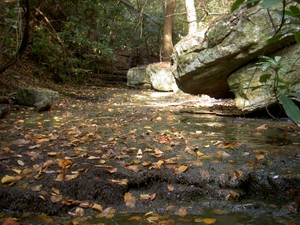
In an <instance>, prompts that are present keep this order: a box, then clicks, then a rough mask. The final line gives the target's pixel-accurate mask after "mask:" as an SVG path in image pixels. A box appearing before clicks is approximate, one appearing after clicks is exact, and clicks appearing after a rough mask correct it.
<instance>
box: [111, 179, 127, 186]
mask: <svg viewBox="0 0 300 225" xmlns="http://www.w3.org/2000/svg"><path fill="white" fill-rule="evenodd" d="M108 181H109V182H111V183H113V184H119V185H125V186H126V185H127V184H128V180H127V179H121V180H114V179H110V180H108Z"/></svg>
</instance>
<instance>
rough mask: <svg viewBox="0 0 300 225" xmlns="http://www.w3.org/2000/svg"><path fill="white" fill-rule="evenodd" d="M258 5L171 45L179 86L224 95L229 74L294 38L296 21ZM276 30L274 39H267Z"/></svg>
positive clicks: (183, 89)
mask: <svg viewBox="0 0 300 225" xmlns="http://www.w3.org/2000/svg"><path fill="white" fill-rule="evenodd" d="M280 24H281V16H280V15H279V14H278V13H274V12H268V11H267V10H265V9H262V8H260V7H255V8H251V9H248V10H247V9H243V10H240V11H237V12H236V13H233V14H230V15H227V16H225V17H223V18H222V19H220V20H219V21H217V22H216V23H214V24H212V26H211V27H210V28H208V30H207V31H206V32H205V34H204V35H203V33H198V34H194V35H192V36H189V37H186V38H184V39H183V40H181V41H180V42H179V43H178V44H176V46H175V48H174V55H173V60H174V66H175V70H174V76H175V78H176V80H177V84H178V87H179V88H180V89H181V90H182V91H184V92H187V93H191V94H208V95H210V96H212V97H217V98H221V97H225V96H227V95H228V94H229V93H230V91H229V90H230V89H229V86H228V84H227V78H228V76H229V75H230V74H231V73H233V72H235V71H236V70H238V69H240V68H241V67H243V66H244V65H246V64H248V63H250V62H251V61H253V60H255V59H257V57H258V56H260V55H268V54H271V53H274V52H276V51H278V50H280V49H282V48H283V47H284V46H286V45H288V44H289V43H291V42H292V41H294V33H293V31H295V30H300V26H299V24H296V23H295V22H294V21H292V18H288V20H287V22H286V25H284V26H282V28H281V29H280V31H278V27H280ZM276 33H278V34H279V35H280V36H279V38H278V39H277V40H275V41H274V42H270V41H269V40H270V39H272V38H273V37H274V35H275V34H276Z"/></svg>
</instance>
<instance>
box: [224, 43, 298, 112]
mask: <svg viewBox="0 0 300 225" xmlns="http://www.w3.org/2000/svg"><path fill="white" fill-rule="evenodd" d="M276 56H280V57H281V61H282V68H281V69H280V70H279V79H280V81H279V80H278V79H277V80H274V76H275V74H274V73H273V74H272V77H271V78H270V79H269V80H268V81H267V82H261V81H260V78H261V76H263V75H264V74H271V73H270V71H263V70H262V68H261V67H260V66H258V65H257V64H256V63H250V64H248V65H247V66H245V67H243V68H241V69H239V70H238V71H236V72H234V73H233V74H231V75H230V77H229V78H228V84H229V86H230V89H231V90H232V92H233V93H234V95H235V102H236V106H237V107H238V108H239V109H241V110H243V111H255V110H259V109H263V108H265V107H267V106H269V105H272V104H273V103H275V102H277V101H278V99H276V98H277V97H276V92H277V93H278V92H279V91H281V92H287V93H293V92H295V93H296V92H298V93H299V91H300V66H299V64H300V57H299V56H300V45H293V46H290V47H288V48H286V49H283V50H281V51H279V52H276ZM273 57H275V55H273ZM277 81H279V83H278V84H277V83H276V82H277ZM283 82H284V83H283Z"/></svg>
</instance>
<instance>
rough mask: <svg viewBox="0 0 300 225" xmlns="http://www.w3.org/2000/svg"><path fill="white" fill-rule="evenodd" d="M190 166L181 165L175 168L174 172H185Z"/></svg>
mask: <svg viewBox="0 0 300 225" xmlns="http://www.w3.org/2000/svg"><path fill="white" fill-rule="evenodd" d="M188 168H189V167H188V166H184V165H183V166H180V167H178V168H175V169H174V173H176V174H180V173H184V172H185V171H186V170H187V169H188Z"/></svg>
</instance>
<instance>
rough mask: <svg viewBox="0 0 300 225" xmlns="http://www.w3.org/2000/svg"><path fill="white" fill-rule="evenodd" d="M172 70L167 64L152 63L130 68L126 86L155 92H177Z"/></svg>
mask: <svg viewBox="0 0 300 225" xmlns="http://www.w3.org/2000/svg"><path fill="white" fill-rule="evenodd" d="M173 69H174V68H173V67H172V66H171V65H170V64H169V63H152V64H149V65H146V66H139V67H134V68H131V69H130V70H129V71H128V73H127V85H128V86H130V87H140V86H143V87H148V88H153V89H155V90H157V91H177V90H178V88H177V84H176V81H175V78H174V76H173Z"/></svg>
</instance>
